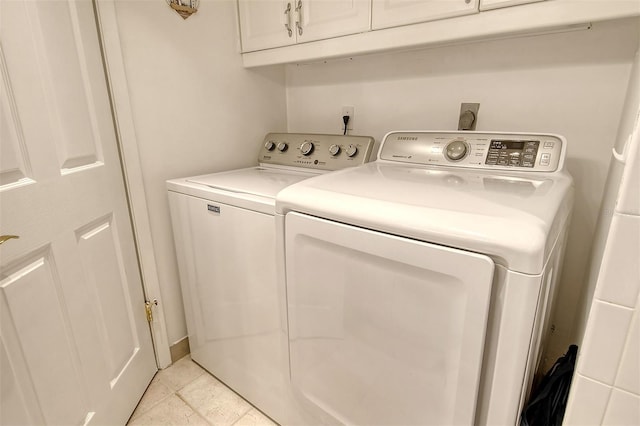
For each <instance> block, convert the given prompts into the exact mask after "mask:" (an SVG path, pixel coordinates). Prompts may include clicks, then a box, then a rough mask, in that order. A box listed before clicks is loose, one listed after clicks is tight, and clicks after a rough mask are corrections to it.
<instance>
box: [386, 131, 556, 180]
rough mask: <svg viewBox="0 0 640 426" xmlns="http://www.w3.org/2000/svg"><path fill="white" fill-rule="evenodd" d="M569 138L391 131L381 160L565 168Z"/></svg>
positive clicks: (549, 169) (496, 167) (481, 166)
mask: <svg viewBox="0 0 640 426" xmlns="http://www.w3.org/2000/svg"><path fill="white" fill-rule="evenodd" d="M565 149H566V140H565V139H564V138H563V137H562V136H557V135H551V134H535V133H533V134H525V133H499V132H496V133H483V132H431V131H425V132H391V133H388V134H387V135H386V136H385V139H384V140H383V142H382V146H381V147H380V152H379V154H378V157H379V159H381V160H387V161H395V162H402V163H415V164H424V165H437V166H450V167H451V166H453V167H465V168H478V169H492V170H521V171H533V172H555V171H557V170H562V167H563V165H564V164H563V163H564V155H565Z"/></svg>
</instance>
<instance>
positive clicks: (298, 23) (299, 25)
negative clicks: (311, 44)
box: [296, 0, 302, 35]
mask: <svg viewBox="0 0 640 426" xmlns="http://www.w3.org/2000/svg"><path fill="white" fill-rule="evenodd" d="M296 28H297V29H298V35H302V0H298V2H297V3H296Z"/></svg>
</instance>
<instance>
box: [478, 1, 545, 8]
mask: <svg viewBox="0 0 640 426" xmlns="http://www.w3.org/2000/svg"><path fill="white" fill-rule="evenodd" d="M538 1H544V0H480V10H491V9H497V8H499V7H507V6H517V5H519V4H525V3H535V2H538Z"/></svg>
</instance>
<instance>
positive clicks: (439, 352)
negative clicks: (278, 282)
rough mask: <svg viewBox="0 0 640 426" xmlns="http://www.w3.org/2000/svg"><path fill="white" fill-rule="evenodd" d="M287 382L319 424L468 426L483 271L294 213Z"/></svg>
mask: <svg viewBox="0 0 640 426" xmlns="http://www.w3.org/2000/svg"><path fill="white" fill-rule="evenodd" d="M285 251H286V278H287V294H288V303H289V325H290V350H291V378H292V382H293V386H294V390H295V393H296V395H297V396H298V397H299V399H300V401H301V403H303V404H304V405H306V406H307V409H309V410H311V411H314V412H315V413H316V415H318V416H319V417H320V418H321V419H322V420H323V421H325V422H330V423H336V422H339V423H344V424H359V425H376V424H388V425H400V424H402V425H417V424H420V425H426V424H434V425H445V424H446V425H452V424H467V425H468V424H473V423H474V415H475V407H476V399H477V395H478V384H479V379H480V369H481V364H482V355H483V346H484V336H485V329H486V324H487V315H488V309H489V301H490V294H491V284H492V278H493V270H494V264H493V261H492V260H491V259H490V258H488V257H487V256H483V255H478V254H475V253H470V252H465V251H461V250H456V249H451V248H447V247H442V246H437V245H433V244H428V243H424V242H420V241H415V240H411V239H407V238H400V237H397V236H393V235H388V234H384V233H380V232H375V231H370V230H366V229H362V228H357V227H353V226H349V225H344V224H341V223H336V222H331V221H327V220H324V219H319V218H316V217H311V216H306V215H302V214H299V213H289V214H287V215H286V218H285Z"/></svg>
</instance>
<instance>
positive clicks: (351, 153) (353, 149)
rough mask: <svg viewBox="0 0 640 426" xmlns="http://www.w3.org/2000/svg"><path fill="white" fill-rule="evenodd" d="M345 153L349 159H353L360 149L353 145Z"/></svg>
mask: <svg viewBox="0 0 640 426" xmlns="http://www.w3.org/2000/svg"><path fill="white" fill-rule="evenodd" d="M344 152H345V154H347V157H353V156H355V155H356V154H357V153H358V147H357V146H355V145H353V144H351V145H349V146H348V147H347V149H346V150H345V151H344Z"/></svg>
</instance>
